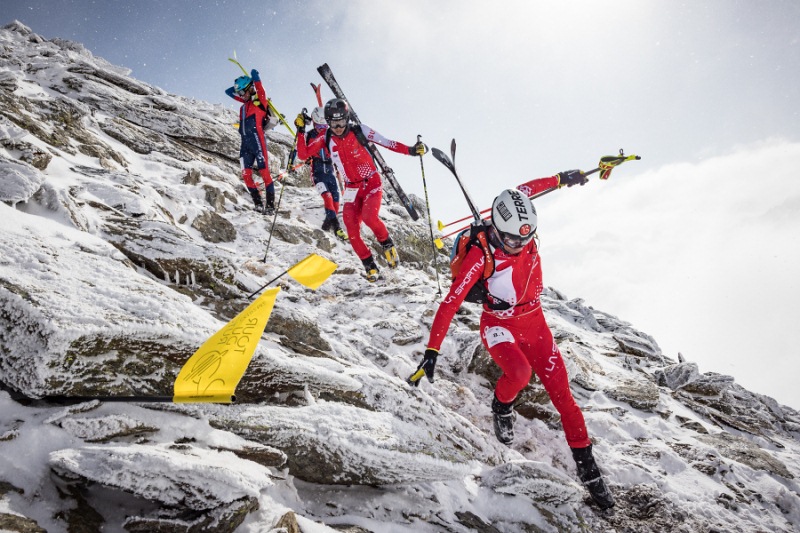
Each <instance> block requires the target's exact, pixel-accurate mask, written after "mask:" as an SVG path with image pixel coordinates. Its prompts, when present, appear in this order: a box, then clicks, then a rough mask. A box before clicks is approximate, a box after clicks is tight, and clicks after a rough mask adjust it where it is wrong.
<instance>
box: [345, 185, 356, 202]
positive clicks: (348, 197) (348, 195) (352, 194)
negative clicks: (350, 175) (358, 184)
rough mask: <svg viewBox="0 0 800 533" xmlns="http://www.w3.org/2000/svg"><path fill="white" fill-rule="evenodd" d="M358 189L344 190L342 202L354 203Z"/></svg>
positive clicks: (349, 188)
mask: <svg viewBox="0 0 800 533" xmlns="http://www.w3.org/2000/svg"><path fill="white" fill-rule="evenodd" d="M359 190H360V189H356V188H351V187H348V188H346V189H345V190H344V194H343V195H342V201H343V202H344V203H346V204H349V203H350V202H353V201H355V199H356V196H358V191H359Z"/></svg>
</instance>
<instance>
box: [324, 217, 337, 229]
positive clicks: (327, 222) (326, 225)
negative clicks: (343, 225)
mask: <svg viewBox="0 0 800 533" xmlns="http://www.w3.org/2000/svg"><path fill="white" fill-rule="evenodd" d="M334 222H337V220H336V217H333V218H326V219H325V221H324V222H323V223H322V231H328V230H329V229H331V228H332V227H333V223H334Z"/></svg>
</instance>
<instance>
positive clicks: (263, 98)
mask: <svg viewBox="0 0 800 533" xmlns="http://www.w3.org/2000/svg"><path fill="white" fill-rule="evenodd" d="M253 85H255V87H256V94H257V95H258V101H259V102H261V103H262V104H264V109H267V108H268V107H269V102H268V101H267V93H266V92H265V91H264V85H262V84H261V81H257V82H255V83H254V84H253Z"/></svg>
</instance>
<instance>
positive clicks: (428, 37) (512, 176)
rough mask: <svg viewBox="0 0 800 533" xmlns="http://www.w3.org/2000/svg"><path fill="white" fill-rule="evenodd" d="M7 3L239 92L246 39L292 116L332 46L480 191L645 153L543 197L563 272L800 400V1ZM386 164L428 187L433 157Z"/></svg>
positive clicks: (205, 85)
mask: <svg viewBox="0 0 800 533" xmlns="http://www.w3.org/2000/svg"><path fill="white" fill-rule="evenodd" d="M3 17H4V19H5V20H2V21H0V23H7V22H10V21H11V20H13V19H19V20H20V21H22V22H24V23H25V24H27V25H28V26H30V27H31V28H32V29H33V30H34V31H35V32H37V33H39V34H41V35H43V36H45V37H47V38H52V37H63V38H67V39H71V40H74V41H78V42H81V43H83V44H84V45H86V47H87V48H88V49H89V50H91V51H92V52H93V53H94V54H95V55H98V56H101V57H104V58H105V59H107V60H109V61H110V62H112V63H114V64H117V65H122V66H125V67H128V68H129V69H131V75H132V76H134V77H135V78H138V79H141V80H143V81H146V82H149V83H151V84H153V85H157V86H159V87H162V88H164V89H166V90H167V91H169V92H172V93H175V94H181V95H186V96H190V97H196V98H198V99H202V100H207V101H210V102H217V103H220V104H223V105H226V106H232V101H230V100H228V99H227V97H226V96H225V95H224V90H225V88H227V87H228V86H230V85H231V83H232V80H233V79H234V78H235V77H236V76H238V75H239V71H238V69H237V68H236V67H235V66H234V65H233V64H232V63H230V62H228V61H227V58H228V57H230V56H231V55H232V54H233V52H234V50H235V51H236V53H237V55H238V58H239V59H240V61H241V62H242V63H243V64H244V65H245V66H246V67H247V68H248V69H249V68H251V67H256V68H258V69H259V70H260V71H261V74H262V78H263V79H264V81H265V85H266V88H267V92H268V93H269V94H270V95H271V96H272V98H273V101H274V103H275V105H276V106H277V107H278V109H279V110H281V111H282V112H283V113H284V114H286V115H287V117H290V118H291V117H293V116H294V115H295V114H296V113H297V112H298V111H299V110H300V109H301V108H302V107H309V108H310V107H312V106H313V105H314V101H315V100H314V95H313V93H312V91H311V87H310V85H309V83H311V82H313V83H319V82H320V78H319V76H318V74H317V72H316V67H317V66H319V65H320V64H322V63H325V62H327V63H328V64H330V65H331V67H332V69H333V71H334V73H335V74H336V76H337V78H338V80H339V82H340V83H341V85H342V86H343V88H344V90H345V91H346V92H347V94H348V96H349V98H350V100H351V103H352V105H353V107H354V108H355V109H356V111H357V112H358V113H359V115H360V117H361V118H362V119H363V120H364V121H365V122H366V123H367V124H369V125H370V126H373V127H374V128H375V129H377V130H378V131H379V132H381V133H382V134H384V135H385V136H387V137H389V138H393V139H396V140H399V141H403V142H406V143H410V142H412V141H414V140H415V139H416V135H417V134H421V135H422V136H423V139H424V140H425V141H426V142H427V143H428V144H430V145H432V146H437V147H440V148H445V149H446V148H447V147H448V146H449V143H450V139H451V138H453V137H455V138H456V139H457V141H458V146H459V149H458V157H457V166H458V168H459V171H460V173H461V175H462V177H463V179H464V181H465V182H466V185H467V187H468V189H470V191H471V192H472V194H473V195H474V196H475V200H476V202H477V203H478V204H480V205H481V206H483V207H486V206H488V205H490V203H491V200H492V198H493V197H494V196H495V195H496V194H497V193H498V192H499V191H500V190H501V189H502V188H505V187H512V186H515V185H517V184H518V183H521V182H523V181H526V180H528V179H531V178H534V177H539V176H545V175H551V174H553V173H555V172H557V171H559V170H565V169H569V168H582V169H584V170H589V169H591V168H594V167H595V166H596V165H597V161H598V160H599V157H600V156H602V155H606V154H613V153H616V152H617V151H618V150H619V149H620V148H624V149H625V151H626V153H637V154H639V155H641V156H642V160H641V161H638V162H631V163H626V164H625V165H624V166H622V167H620V168H619V169H617V170H616V171H615V172H614V175H613V177H612V179H611V180H610V181H609V182H602V183H601V182H599V181H597V180H593V181H592V182H590V183H589V184H588V185H586V186H585V187H583V188H580V189H565V190H561V191H558V192H556V193H553V194H551V195H549V196H548V197H547V198H544V199H542V200H540V201H538V202H537V208H538V210H539V215H540V230H539V234H540V236H541V239H542V251H543V254H544V266H545V282H546V284H548V285H551V286H554V287H556V288H558V289H560V290H561V291H562V292H564V293H565V294H566V295H567V296H568V297H570V298H575V297H581V298H584V299H585V300H586V301H587V303H589V304H591V305H593V306H595V307H596V308H598V309H602V310H605V311H608V312H610V313H612V314H615V315H617V316H619V317H621V318H623V319H625V320H628V321H630V322H631V323H632V324H633V325H634V326H636V327H638V328H639V329H641V330H643V331H645V332H647V333H649V334H651V335H653V336H654V337H655V338H656V340H657V341H658V342H659V344H660V345H661V347H662V348H663V349H664V351H665V352H666V353H667V354H668V355H670V356H672V357H676V356H677V353H678V352H679V351H680V352H681V353H683V355H684V357H685V358H686V359H687V360H690V361H694V362H697V363H698V365H699V366H700V370H701V371H703V372H708V371H714V372H719V373H725V374H731V375H733V376H734V377H735V378H736V380H737V382H739V383H741V384H742V385H744V386H746V387H747V388H750V389H752V390H754V391H757V392H762V393H765V394H769V395H771V396H773V397H775V398H777V399H778V400H779V401H781V402H783V403H787V404H789V405H791V406H793V407H795V408H800V387H797V376H800V353H798V352H799V351H800V349H798V346H800V333H798V330H800V328H798V327H797V324H798V323H799V322H800V307H798V301H799V300H800V283H798V281H797V279H796V278H797V273H798V272H800V238H798V237H797V235H798V230H800V171H798V168H800V111H798V108H799V107H800V23H799V22H798V21H800V3H798V2H797V1H796V0H774V1H771V2H748V1H741V0H708V1H705V2H702V3H700V2H686V3H678V2H668V1H651V0H630V1H622V0H610V1H606V2H596V1H589V0H586V1H564V2H542V1H534V0H525V1H513V0H512V1H506V2H503V3H502V5H499V4H493V3H490V2H478V1H474V0H452V1H437V2H423V1H408V2H402V3H398V2H384V1H374V0H351V1H348V2H331V1H309V2H248V1H244V0H227V1H226V0H219V1H215V2H207V1H191V2H189V1H182V0H174V1H170V2H163V1H159V2H154V1H150V0H140V1H130V2H124V1H113V0H107V1H101V0H97V1H82V2H81V1H67V0H64V1H55V0H38V1H32V0H28V1H21V0H10V1H8V0H7V1H5V2H3ZM330 96H331V95H330V92H329V91H328V90H327V88H326V87H323V97H324V98H325V99H327V98H329V97H330ZM386 159H387V161H388V162H389V164H390V165H391V166H392V167H393V168H394V169H395V171H396V173H397V175H398V178H399V180H400V181H401V183H402V184H403V186H404V187H405V189H406V191H407V192H411V193H415V194H417V195H419V196H420V197H424V193H423V187H422V178H421V174H420V167H419V162H418V160H415V159H412V158H406V157H402V156H399V155H396V154H387V157H386ZM424 162H425V171H426V178H427V185H428V193H429V198H430V201H431V211H432V214H433V218H434V220H436V219H441V220H444V221H445V222H448V221H450V220H453V219H454V218H459V217H461V216H463V215H466V214H467V211H466V207H465V204H464V203H463V200H462V199H461V198H460V195H459V193H458V190H457V188H456V186H455V183H454V181H453V179H452V177H451V176H450V175H449V173H447V171H446V170H444V168H443V167H441V166H440V165H439V164H438V163H437V162H436V161H435V160H434V159H433V158H430V157H426V158H425V160H424Z"/></svg>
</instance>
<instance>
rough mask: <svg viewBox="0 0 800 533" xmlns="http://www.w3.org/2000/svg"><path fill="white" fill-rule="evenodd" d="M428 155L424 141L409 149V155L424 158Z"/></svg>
mask: <svg viewBox="0 0 800 533" xmlns="http://www.w3.org/2000/svg"><path fill="white" fill-rule="evenodd" d="M426 153H428V147H427V146H426V145H425V143H424V142H422V141H417V144H415V145H414V146H409V147H408V155H418V156H420V157H422V156H423V155H425V154H426Z"/></svg>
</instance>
